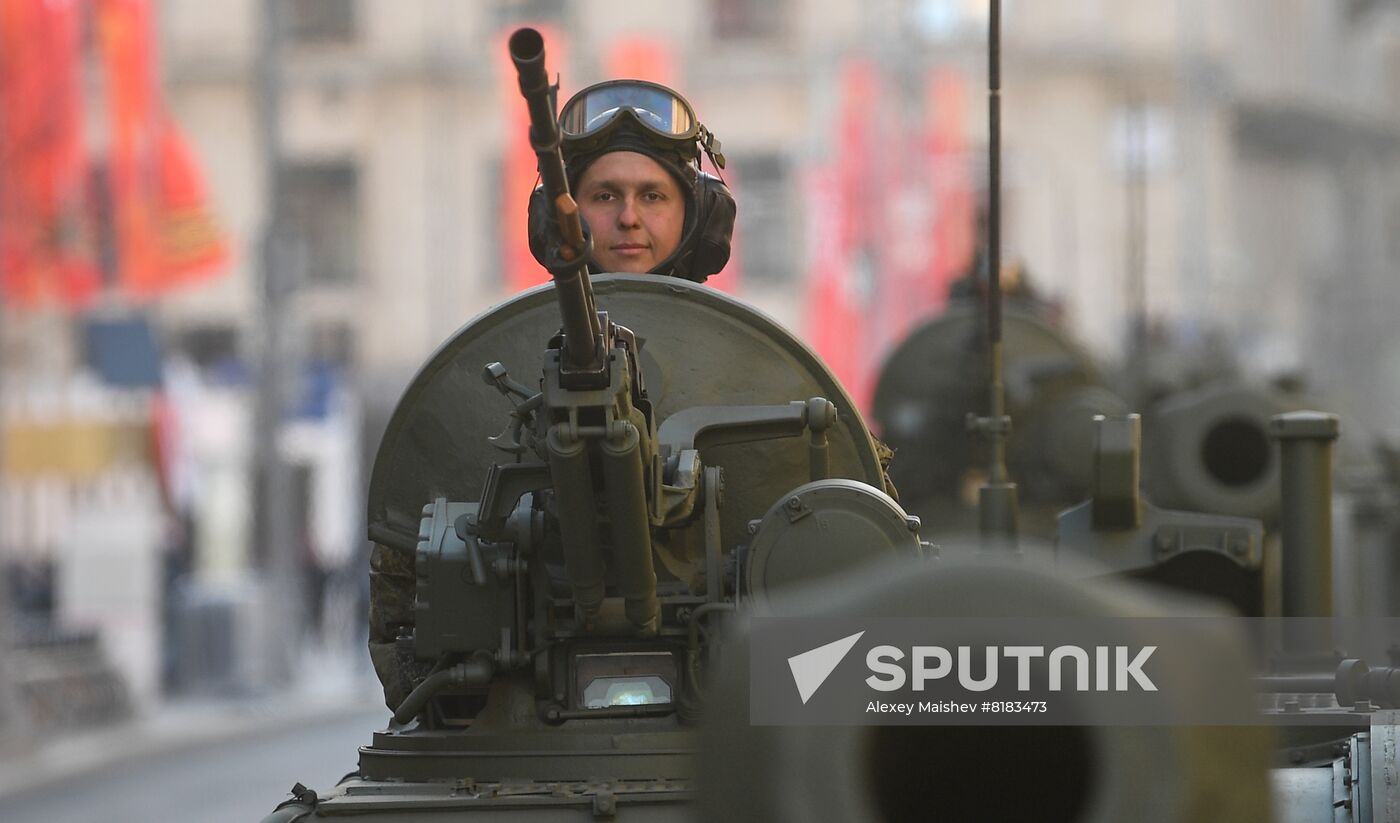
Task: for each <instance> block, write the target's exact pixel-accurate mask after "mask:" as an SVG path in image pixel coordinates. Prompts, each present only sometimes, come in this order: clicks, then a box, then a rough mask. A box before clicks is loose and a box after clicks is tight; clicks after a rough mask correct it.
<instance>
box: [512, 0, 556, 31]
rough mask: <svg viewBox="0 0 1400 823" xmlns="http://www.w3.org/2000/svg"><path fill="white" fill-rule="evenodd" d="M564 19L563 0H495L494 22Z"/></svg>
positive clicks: (538, 21)
mask: <svg viewBox="0 0 1400 823" xmlns="http://www.w3.org/2000/svg"><path fill="white" fill-rule="evenodd" d="M563 19H564V0H497V4H496V24H497V25H500V26H507V25H514V24H517V23H557V22H560V21H562V20H563Z"/></svg>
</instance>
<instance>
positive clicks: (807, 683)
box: [788, 631, 865, 706]
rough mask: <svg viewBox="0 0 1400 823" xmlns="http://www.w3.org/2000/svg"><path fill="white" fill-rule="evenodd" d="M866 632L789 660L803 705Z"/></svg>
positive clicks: (857, 633)
mask: <svg viewBox="0 0 1400 823" xmlns="http://www.w3.org/2000/svg"><path fill="white" fill-rule="evenodd" d="M863 634H865V632H863V631H860V632H856V633H855V634H853V635H851V636H849V637H843V638H841V639H840V640H834V641H832V642H830V643H827V644H826V645H825V646H818V647H816V648H815V649H812V650H811V651H806V652H803V653H802V654H799V655H794V656H793V657H789V658H788V668H790V669H792V679H793V681H794V682H795V683H797V693H798V694H799V695H801V697H802V705H804V706H805V705H807V701H808V700H810V699H811V697H812V695H814V694H816V693H817V689H820V688H821V686H822V684H823V683H825V682H826V679H827V678H828V677H830V676H831V673H832V672H833V671H836V667H837V666H838V665H840V663H841V661H842V660H843V659H845V657H846V655H847V654H848V653H849V652H850V651H851V648H852V647H853V646H855V644H856V641H857V640H860V637H861V635H863Z"/></svg>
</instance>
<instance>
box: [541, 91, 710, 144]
mask: <svg viewBox="0 0 1400 823" xmlns="http://www.w3.org/2000/svg"><path fill="white" fill-rule="evenodd" d="M624 124H632V125H634V126H640V127H641V128H640V129H634V130H636V131H638V132H639V133H640V134H641V135H642V136H643V137H646V138H650V139H654V140H656V141H657V142H659V143H662V144H664V145H667V146H669V147H672V148H675V149H678V150H680V151H681V153H682V154H685V155H693V156H695V157H699V155H700V143H701V142H702V141H703V140H704V138H705V137H708V136H709V132H708V131H707V130H706V129H705V128H704V127H703V126H701V125H700V121H698V120H697V119H696V118H695V109H693V108H691V107H690V104H689V103H687V102H686V100H685V98H684V97H681V96H680V95H679V94H676V93H675V92H674V91H671V90H670V89H668V88H666V87H665V86H662V85H658V84H656V83H648V82H646V81H645V80H609V81H607V82H605V83H598V84H596V85H592V86H589V87H588V88H586V89H584V90H583V91H581V92H579V93H578V94H575V95H574V96H573V97H571V98H570V99H569V102H567V103H565V104H564V110H563V111H562V112H560V113H559V128H560V130H561V131H562V132H563V138H564V144H565V145H566V146H567V147H568V148H569V151H570V153H584V152H590V151H593V150H594V149H596V148H598V147H600V146H602V145H603V144H604V143H606V142H607V140H608V138H609V137H611V135H612V134H613V133H614V132H615V131H616V129H617V128H619V127H620V126H623V125H624ZM687 144H689V145H687ZM692 146H693V147H694V148H693V149H692V148H691V147H692Z"/></svg>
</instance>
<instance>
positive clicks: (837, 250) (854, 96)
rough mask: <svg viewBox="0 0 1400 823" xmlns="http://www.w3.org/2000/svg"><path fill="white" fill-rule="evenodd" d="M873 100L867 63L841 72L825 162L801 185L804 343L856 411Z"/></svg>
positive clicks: (872, 256)
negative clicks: (806, 254)
mask: <svg viewBox="0 0 1400 823" xmlns="http://www.w3.org/2000/svg"><path fill="white" fill-rule="evenodd" d="M879 94H880V81H879V76H878V74H877V73H876V69H875V67H874V66H873V65H871V64H869V63H864V62H852V63H848V64H847V65H846V66H844V67H843V68H842V72H841V104H840V109H839V112H838V114H837V117H838V122H837V124H836V135H837V137H836V146H835V147H834V149H833V154H834V159H833V163H832V164H831V165H829V166H827V167H825V168H819V169H816V170H815V171H814V172H813V174H812V175H811V177H810V178H809V180H808V181H806V182H807V184H808V188H809V191H808V203H809V208H810V213H809V216H808V223H809V229H810V231H811V233H812V234H811V236H812V239H813V244H812V249H811V250H812V262H811V265H812V286H811V290H810V292H809V294H808V303H807V318H806V321H807V322H806V326H807V340H808V342H809V343H810V344H811V345H812V347H813V348H814V349H816V350H817V353H818V354H820V355H821V356H822V358H823V359H824V360H826V362H827V364H828V365H829V366H830V367H831V369H832V371H833V372H835V374H836V376H837V378H838V379H840V381H841V383H842V385H844V386H845V387H846V390H847V391H848V392H850V393H851V395H852V397H853V398H854V399H855V401H856V404H857V405H858V406H860V407H861V408H862V409H865V408H867V407H868V402H867V401H868V399H869V397H870V395H871V392H872V391H873V387H872V386H871V379H872V377H873V375H872V369H871V357H872V356H871V353H870V344H869V331H870V329H871V328H873V327H874V325H873V324H874V322H875V319H874V318H873V310H874V307H875V303H874V296H875V285H876V283H875V281H876V276H877V272H876V270H875V266H876V265H877V255H878V249H877V248H876V242H877V239H878V238H879V235H878V231H879V226H880V223H879V217H880V215H879V206H880V203H881V200H880V197H881V196H882V193H881V192H879V191H877V190H876V189H877V187H878V185H879V183H880V181H881V180H882V179H883V178H882V176H881V175H879V174H877V171H876V169H877V162H878V158H879V157H880V156H881V153H880V152H879V151H878V150H877V149H878V148H879V146H880V145H881V141H880V140H879V134H878V132H877V129H879V127H880V121H879V115H880V110H879V107H878V103H877V101H878V98H879Z"/></svg>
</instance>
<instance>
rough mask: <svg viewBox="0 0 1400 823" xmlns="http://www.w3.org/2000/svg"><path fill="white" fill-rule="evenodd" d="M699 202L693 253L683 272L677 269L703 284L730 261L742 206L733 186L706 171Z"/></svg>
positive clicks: (702, 174)
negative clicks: (730, 188) (739, 211)
mask: <svg viewBox="0 0 1400 823" xmlns="http://www.w3.org/2000/svg"><path fill="white" fill-rule="evenodd" d="M695 203H696V212H697V213H696V217H695V227H694V229H693V232H694V236H693V238H688V239H689V241H690V242H689V245H690V246H691V247H692V256H691V259H690V260H689V261H688V262H689V265H687V266H684V270H683V271H677V275H678V276H680V277H684V278H685V279H687V280H694V281H695V282H696V283H703V282H705V279H706V278H708V277H709V276H710V275H712V274H717V273H719V271H720V270H721V269H723V268H724V266H725V264H726V263H728V262H729V252H730V248H731V246H732V243H733V240H734V217H735V215H736V213H737V211H738V206H737V205H736V204H735V202H734V195H733V194H732V193H731V192H730V191H729V186H727V185H725V183H724V181H723V180H721V179H719V178H718V177H716V176H714V175H713V174H710V173H708V172H703V171H702V172H700V173H699V175H698V176H697V179H696V181H695ZM682 245H685V241H682ZM677 262H681V261H677ZM678 268H679V267H678Z"/></svg>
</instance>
